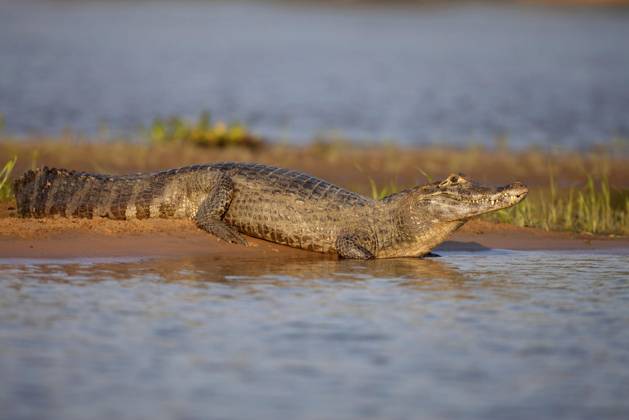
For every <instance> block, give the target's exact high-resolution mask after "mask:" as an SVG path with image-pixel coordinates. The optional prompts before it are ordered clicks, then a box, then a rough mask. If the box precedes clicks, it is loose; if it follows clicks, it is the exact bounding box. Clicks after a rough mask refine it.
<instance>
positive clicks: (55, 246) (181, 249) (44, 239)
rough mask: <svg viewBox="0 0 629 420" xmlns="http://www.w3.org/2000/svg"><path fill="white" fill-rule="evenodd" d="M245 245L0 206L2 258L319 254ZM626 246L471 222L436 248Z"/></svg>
mask: <svg viewBox="0 0 629 420" xmlns="http://www.w3.org/2000/svg"><path fill="white" fill-rule="evenodd" d="M249 243H250V246H248V247H243V246H239V245H231V244H226V243H223V242H220V241H218V240H217V239H215V238H213V237H212V236H210V235H208V234H207V233H205V232H203V231H201V230H199V229H197V228H196V227H195V226H194V225H193V224H192V222H190V221H187V220H161V219H156V220H142V221H138V220H135V221H115V220H109V219H93V220H88V219H64V218H48V219H21V218H17V217H15V207H14V205H13V204H8V205H7V204H5V205H2V206H0V258H79V257H157V256H160V257H179V256H212V257H221V258H245V257H261V258H265V257H270V256H279V255H282V256H286V257H321V258H324V257H325V256H323V255H320V254H315V253H311V252H307V251H302V250H297V249H293V248H289V247H286V246H281V245H277V244H273V243H270V242H266V241H261V240H257V239H253V238H249ZM488 248H502V249H514V250H544V249H552V250H558V249H607V248H627V249H629V238H626V237H623V238H610V237H600V236H584V235H575V234H570V233H559V232H545V231H543V230H540V229H531V228H520V227H516V226H512V225H503V224H494V223H490V222H484V221H477V220H475V221H472V222H470V223H468V224H467V225H465V226H464V227H463V228H462V229H461V230H460V231H459V232H457V233H456V234H454V235H453V236H452V237H451V238H450V240H449V241H447V242H446V243H444V244H443V245H442V246H441V247H440V248H439V249H440V250H465V251H478V250H483V249H488Z"/></svg>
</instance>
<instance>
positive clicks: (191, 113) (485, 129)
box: [0, 0, 629, 148]
mask: <svg viewBox="0 0 629 420" xmlns="http://www.w3.org/2000/svg"><path fill="white" fill-rule="evenodd" d="M269 3H270V2H249V3H247V2H213V1H142V2H135V1H126V2H125V1H116V2H111V1H89V2H77V1H54V2H53V1H31V0H21V1H8V0H6V1H2V0H0V113H2V114H4V116H5V118H6V130H7V131H8V132H10V133H30V132H33V131H35V132H39V133H56V132H58V131H60V130H61V129H63V128H64V127H71V128H73V129H75V130H79V131H81V132H85V133H95V132H97V131H98V129H99V127H100V126H101V125H102V124H105V125H108V126H109V127H110V129H111V130H113V131H114V132H116V133H119V132H127V133H128V132H136V131H137V128H138V127H139V126H140V125H142V124H144V125H146V124H148V123H149V122H150V121H151V120H152V119H153V118H155V117H157V116H160V115H161V116H169V115H183V116H188V117H196V116H197V115H198V114H199V113H200V111H201V110H204V109H207V110H210V111H212V112H213V113H214V115H215V116H216V117H218V118H222V119H226V120H239V121H243V122H245V123H246V124H248V125H250V126H251V127H252V128H253V129H254V130H255V131H256V132H259V133H262V134H264V135H268V136H271V137H273V138H280V139H286V138H288V139H290V140H291V141H293V140H295V141H299V140H302V141H304V140H308V139H310V138H311V137H312V136H314V135H316V134H317V133H320V132H321V131H327V130H333V129H338V130H340V131H341V133H342V134H343V135H345V136H348V137H350V138H355V139H361V138H366V139H371V140H381V139H394V140H397V141H401V142H407V143H409V144H423V143H441V142H443V143H446V144H454V145H462V144H465V143H466V142H469V141H472V142H474V143H485V144H490V145H491V144H493V140H494V138H495V137H496V136H500V135H507V136H508V137H509V141H510V145H511V146H515V147H524V146H527V145H530V144H538V145H542V146H549V145H562V146H566V147H571V148H579V147H587V146H590V145H592V144H593V143H597V142H606V141H609V140H611V139H612V138H613V137H615V136H620V137H625V138H627V137H629V119H627V109H629V43H628V42H627V40H628V39H629V12H628V11H627V10H624V9H614V8H612V9H605V8H598V9H583V8H581V9H579V8H577V9H570V8H543V7H495V6H480V5H472V6H469V5H466V6H462V7H451V8H447V7H444V8H440V7H427V8H417V9H412V8H411V9H405V8H388V9H387V8H381V9H377V8H340V9H339V8H332V7H330V8H326V7H321V6H312V5H310V6H303V7H288V6H287V5H286V3H284V4H283V5H282V4H269ZM287 3H288V2H287Z"/></svg>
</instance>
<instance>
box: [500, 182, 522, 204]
mask: <svg viewBox="0 0 629 420" xmlns="http://www.w3.org/2000/svg"><path fill="white" fill-rule="evenodd" d="M501 190H502V192H503V193H506V194H507V196H508V197H509V198H510V199H511V201H512V202H513V204H515V203H518V202H520V201H521V200H522V199H524V197H526V195H527V194H528V192H529V189H528V188H527V186H526V185H524V184H523V183H521V182H514V183H513V184H509V185H506V186H504V187H502V188H501Z"/></svg>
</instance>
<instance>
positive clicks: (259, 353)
mask: <svg viewBox="0 0 629 420" xmlns="http://www.w3.org/2000/svg"><path fill="white" fill-rule="evenodd" d="M0 378H2V380H1V381H0V418H2V419H11V420H20V419H42V418H46V419H48V420H56V419H59V420H62V419H63V420H73V419H77V420H78V419H81V420H86V419H111V418H115V419H120V420H122V419H138V418H151V419H205V418H215V419H236V418H237V419H279V418H303V419H326V418H343V419H365V418H388V419H407V418H431V419H443V418H457V419H479V420H480V419H488V418H510V419H533V418H534V419H571V420H574V419H612V418H618V419H626V418H627V417H628V416H629V400H628V399H627V395H629V250H616V251H605V252H591V251H589V252H585V251H570V252H558V251H553V252H536V251H527V252H524V251H521V252H516V251H503V250H489V251H481V252H452V251H450V252H443V253H442V257H441V258H431V259H425V260H416V259H397V260H379V261H370V262H360V261H337V260H331V259H322V258H312V259H288V260H286V259H285V258H284V259H277V260H274V259H266V260H251V261H249V260H244V261H243V260H238V259H231V260H230V259H219V260H212V259H171V260H164V259H153V260H133V259H130V260H116V259H110V260H107V259H104V260H48V261H47V260H39V261H38V260H3V261H1V262H0Z"/></svg>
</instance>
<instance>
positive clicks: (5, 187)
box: [0, 156, 17, 201]
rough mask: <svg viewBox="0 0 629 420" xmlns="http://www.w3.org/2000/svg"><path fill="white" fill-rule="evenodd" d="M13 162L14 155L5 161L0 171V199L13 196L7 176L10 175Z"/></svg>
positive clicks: (15, 160) (3, 199)
mask: <svg viewBox="0 0 629 420" xmlns="http://www.w3.org/2000/svg"><path fill="white" fill-rule="evenodd" d="M15 162H17V156H14V157H13V159H11V160H9V161H8V162H7V163H5V164H4V167H3V168H2V170H1V171H0V201H6V200H8V199H10V198H11V197H12V196H13V191H12V188H11V183H10V182H9V177H10V176H11V172H13V168H14V167H15Z"/></svg>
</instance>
